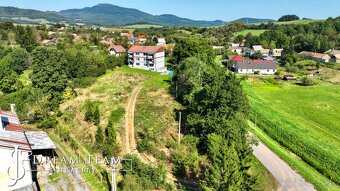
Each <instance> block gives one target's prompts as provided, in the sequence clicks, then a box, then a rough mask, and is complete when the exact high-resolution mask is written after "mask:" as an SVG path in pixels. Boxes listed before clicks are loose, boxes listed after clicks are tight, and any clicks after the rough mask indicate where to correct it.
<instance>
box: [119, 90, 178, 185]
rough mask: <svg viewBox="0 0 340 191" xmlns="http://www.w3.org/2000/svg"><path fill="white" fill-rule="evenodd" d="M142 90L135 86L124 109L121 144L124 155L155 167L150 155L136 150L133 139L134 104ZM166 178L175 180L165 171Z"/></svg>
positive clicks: (154, 161)
mask: <svg viewBox="0 0 340 191" xmlns="http://www.w3.org/2000/svg"><path fill="white" fill-rule="evenodd" d="M141 89H142V85H140V86H137V87H136V88H134V90H133V91H132V93H131V96H130V98H129V100H128V104H127V106H126V108H125V141H124V143H123V145H124V148H125V153H126V154H129V153H134V154H136V155H137V156H138V157H139V159H140V160H141V161H142V162H143V163H146V164H151V165H156V164H157V159H156V158H155V157H153V156H151V155H148V154H146V153H139V152H138V150H137V142H136V137H135V127H134V119H135V118H134V116H135V108H136V102H137V98H138V94H139V92H140V91H141ZM167 171H168V172H167V178H168V180H170V181H171V182H175V181H176V178H175V176H173V174H172V173H170V172H169V169H167Z"/></svg>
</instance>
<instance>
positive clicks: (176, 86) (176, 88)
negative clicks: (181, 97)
mask: <svg viewBox="0 0 340 191" xmlns="http://www.w3.org/2000/svg"><path fill="white" fill-rule="evenodd" d="M176 98H177V81H176Z"/></svg>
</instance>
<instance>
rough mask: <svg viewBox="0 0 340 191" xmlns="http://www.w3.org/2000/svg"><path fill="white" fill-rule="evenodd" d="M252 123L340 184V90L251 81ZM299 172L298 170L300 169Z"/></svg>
mask: <svg viewBox="0 0 340 191" xmlns="http://www.w3.org/2000/svg"><path fill="white" fill-rule="evenodd" d="M243 85H244V89H245V90H246V92H247V94H248V97H249V101H250V104H251V109H252V112H251V119H252V121H253V122H255V123H256V125H257V126H259V127H260V128H261V130H262V131H263V132H264V133H265V134H267V135H268V136H269V137H271V138H272V139H273V140H275V141H276V142H278V143H279V144H280V145H282V146H283V147H285V148H287V149H288V150H289V151H292V152H293V153H294V154H295V155H297V156H298V157H299V158H301V159H302V160H303V161H304V162H306V163H308V164H309V165H310V166H312V167H313V168H314V169H316V170H317V171H319V172H320V173H321V174H323V175H324V176H325V177H327V178H330V179H332V180H333V181H334V182H337V183H338V184H339V182H340V169H339V161H340V137H339V135H340V117H339V114H340V101H339V100H340V86H338V85H334V84H330V83H321V84H320V85H318V86H313V87H303V86H298V85H295V84H291V83H287V82H279V83H278V82H275V81H272V80H261V79H255V78H250V79H249V80H248V81H247V82H245V83H244V84H243ZM298 170H299V169H298Z"/></svg>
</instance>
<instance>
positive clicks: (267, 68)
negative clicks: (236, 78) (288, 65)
mask: <svg viewBox="0 0 340 191" xmlns="http://www.w3.org/2000/svg"><path fill="white" fill-rule="evenodd" d="M233 68H234V71H235V72H236V73H239V74H254V73H255V72H256V71H259V74H261V75H272V74H275V72H277V65H276V64H275V63H274V62H273V61H264V60H262V61H247V60H245V61H238V62H236V63H235V64H234V66H233Z"/></svg>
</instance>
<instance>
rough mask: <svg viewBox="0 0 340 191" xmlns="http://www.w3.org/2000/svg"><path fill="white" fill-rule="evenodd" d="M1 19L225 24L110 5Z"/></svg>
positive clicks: (8, 12)
mask: <svg viewBox="0 0 340 191" xmlns="http://www.w3.org/2000/svg"><path fill="white" fill-rule="evenodd" d="M0 19H10V20H12V21H14V22H16V23H27V24H48V23H56V22H66V23H69V24H75V23H82V24H85V25H97V26H124V25H130V24H158V25H163V26H200V27H208V26H220V25H223V24H225V23H226V22H224V21H221V20H215V21H197V20H191V19H187V18H181V17H178V16H175V15H171V14H164V15H151V14H149V13H145V12H142V11H140V10H137V9H131V8H124V7H119V6H116V5H111V4H98V5H95V6H93V7H85V8H83V9H67V10H62V11H60V12H48V11H47V12H44V11H38V10H33V9H20V8H15V7H0ZM235 21H241V22H244V23H259V22H268V21H274V20H271V19H255V18H242V19H238V20H235Z"/></svg>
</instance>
